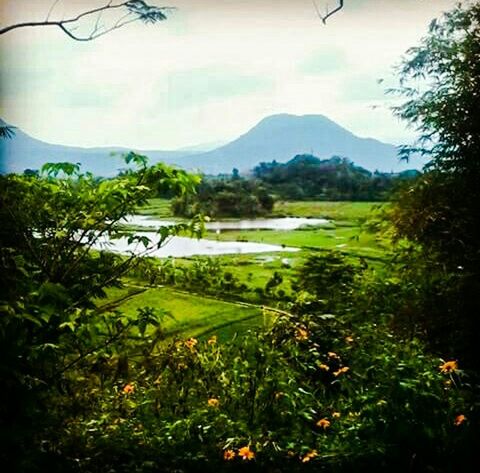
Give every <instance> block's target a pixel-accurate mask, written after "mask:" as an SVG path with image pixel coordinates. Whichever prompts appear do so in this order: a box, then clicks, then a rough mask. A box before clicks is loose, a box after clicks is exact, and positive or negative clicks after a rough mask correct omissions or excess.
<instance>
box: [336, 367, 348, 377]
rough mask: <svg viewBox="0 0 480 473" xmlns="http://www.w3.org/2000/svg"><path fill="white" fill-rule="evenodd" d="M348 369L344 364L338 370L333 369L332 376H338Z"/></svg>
mask: <svg viewBox="0 0 480 473" xmlns="http://www.w3.org/2000/svg"><path fill="white" fill-rule="evenodd" d="M349 370H350V368H349V367H348V366H344V367H343V368H340V369H339V370H337V371H335V372H334V373H333V376H340V375H341V374H343V373H346V372H347V371H349Z"/></svg>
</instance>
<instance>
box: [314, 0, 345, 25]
mask: <svg viewBox="0 0 480 473" xmlns="http://www.w3.org/2000/svg"><path fill="white" fill-rule="evenodd" d="M343 2H344V0H338V5H337V7H335V8H334V9H333V10H332V11H328V6H327V11H326V13H325V15H322V14H321V13H320V10H319V9H318V6H317V4H316V3H315V0H312V3H313V6H314V7H315V11H316V12H317V15H318V17H319V18H320V20H322V23H323V24H324V25H325V24H326V23H327V18H330V17H331V16H332V15H334V14H335V13H337V12H338V11H340V10H341V9H342V8H343Z"/></svg>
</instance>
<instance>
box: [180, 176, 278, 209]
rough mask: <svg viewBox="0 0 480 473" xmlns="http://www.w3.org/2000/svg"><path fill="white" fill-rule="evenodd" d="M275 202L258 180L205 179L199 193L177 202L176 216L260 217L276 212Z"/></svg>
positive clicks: (235, 178)
mask: <svg viewBox="0 0 480 473" xmlns="http://www.w3.org/2000/svg"><path fill="white" fill-rule="evenodd" d="M273 204H274V199H273V197H272V196H271V195H270V193H269V192H268V191H267V189H266V187H265V186H264V185H263V184H262V183H261V182H259V181H258V180H254V179H243V178H240V177H239V176H238V174H237V173H234V174H233V176H232V177H219V178H204V179H203V180H202V182H201V183H200V184H199V185H198V187H197V192H196V194H184V195H182V196H180V197H177V198H176V199H174V200H173V203H172V209H173V212H174V214H175V215H181V216H185V217H191V216H193V215H196V214H198V213H203V214H206V215H209V216H210V217H259V216H262V215H266V214H268V213H269V212H271V211H272V209H273Z"/></svg>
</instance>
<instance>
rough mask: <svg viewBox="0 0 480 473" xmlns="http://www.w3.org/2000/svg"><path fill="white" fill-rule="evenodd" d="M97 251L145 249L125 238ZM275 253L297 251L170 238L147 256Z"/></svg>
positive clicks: (152, 237) (102, 245) (154, 237)
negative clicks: (129, 242)
mask: <svg viewBox="0 0 480 473" xmlns="http://www.w3.org/2000/svg"><path fill="white" fill-rule="evenodd" d="M135 234H136V235H140V236H146V237H148V238H150V240H151V241H152V243H153V244H155V243H157V242H158V241H159V236H158V235H157V234H155V233H152V232H135ZM96 248H97V249H102V250H108V251H114V252H117V253H122V254H132V253H133V254H137V255H141V254H143V253H144V251H145V247H144V246H143V245H141V244H137V243H134V244H130V245H129V244H128V242H127V239H126V238H121V239H119V240H113V241H110V242H106V241H105V242H103V243H99V244H97V245H96ZM276 251H288V252H295V251H299V249H298V248H291V247H283V246H280V245H269V244H265V243H254V242H240V241H213V240H206V239H204V238H201V239H194V238H187V237H171V238H170V239H169V241H168V242H167V243H166V244H165V245H164V246H162V247H161V248H159V249H155V250H152V251H149V252H148V256H156V257H159V258H167V257H169V256H173V257H177V258H178V257H186V256H194V255H227V254H243V253H270V252H276Z"/></svg>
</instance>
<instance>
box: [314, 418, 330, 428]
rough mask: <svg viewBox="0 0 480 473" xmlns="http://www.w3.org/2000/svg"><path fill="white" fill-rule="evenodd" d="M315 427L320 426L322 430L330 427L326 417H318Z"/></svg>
mask: <svg viewBox="0 0 480 473" xmlns="http://www.w3.org/2000/svg"><path fill="white" fill-rule="evenodd" d="M317 427H321V428H322V429H323V430H327V429H328V428H329V427H330V421H329V420H328V419H325V418H323V419H320V420H319V421H318V422H317Z"/></svg>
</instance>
